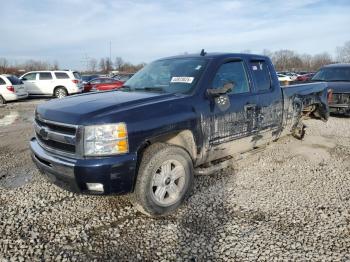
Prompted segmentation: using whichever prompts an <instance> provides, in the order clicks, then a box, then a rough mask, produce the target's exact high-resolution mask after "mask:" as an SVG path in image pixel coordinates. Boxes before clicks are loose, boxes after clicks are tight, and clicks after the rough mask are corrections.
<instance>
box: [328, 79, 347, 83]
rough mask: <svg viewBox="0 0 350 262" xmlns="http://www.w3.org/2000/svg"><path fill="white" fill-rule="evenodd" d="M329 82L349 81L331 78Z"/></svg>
mask: <svg viewBox="0 0 350 262" xmlns="http://www.w3.org/2000/svg"><path fill="white" fill-rule="evenodd" d="M329 82H350V80H336V79H334V80H333V79H332V80H329Z"/></svg>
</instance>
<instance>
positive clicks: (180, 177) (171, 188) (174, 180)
mask: <svg viewBox="0 0 350 262" xmlns="http://www.w3.org/2000/svg"><path fill="white" fill-rule="evenodd" d="M185 180H186V173H185V168H184V167H183V165H182V164H181V163H180V162H179V161H177V160H167V161H165V162H163V164H162V165H161V166H160V167H159V168H158V169H157V170H156V172H155V173H154V174H153V179H152V183H151V195H152V198H153V200H154V201H155V202H156V203H157V204H158V205H160V206H171V205H173V204H175V203H176V202H177V201H178V200H179V199H180V198H181V197H182V195H183V194H184V188H185V182H186V181H185Z"/></svg>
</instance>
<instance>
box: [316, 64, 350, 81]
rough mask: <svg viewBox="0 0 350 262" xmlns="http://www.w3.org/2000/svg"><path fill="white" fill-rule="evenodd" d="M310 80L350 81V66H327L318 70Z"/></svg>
mask: <svg viewBox="0 0 350 262" xmlns="http://www.w3.org/2000/svg"><path fill="white" fill-rule="evenodd" d="M311 80H312V81H345V82H348V81H350V67H333V68H331V67H329V68H322V69H320V71H318V72H317V73H316V74H315V75H314V77H313V78H312V79H311Z"/></svg>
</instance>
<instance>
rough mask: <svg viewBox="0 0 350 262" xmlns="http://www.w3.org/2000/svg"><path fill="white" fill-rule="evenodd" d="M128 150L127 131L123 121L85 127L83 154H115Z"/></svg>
mask: <svg viewBox="0 0 350 262" xmlns="http://www.w3.org/2000/svg"><path fill="white" fill-rule="evenodd" d="M128 151H129V144H128V132H127V129H126V124H125V123H118V124H109V125H96V126H86V127H85V129H84V155H85V156H105V155H117V154H123V153H127V152H128Z"/></svg>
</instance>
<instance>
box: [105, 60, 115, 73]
mask: <svg viewBox="0 0 350 262" xmlns="http://www.w3.org/2000/svg"><path fill="white" fill-rule="evenodd" d="M105 70H106V72H105V73H106V74H107V73H109V72H110V71H112V70H113V63H112V61H111V59H109V57H106V58H105Z"/></svg>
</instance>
